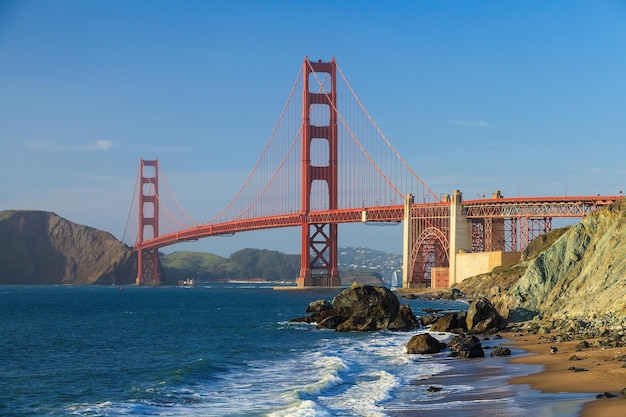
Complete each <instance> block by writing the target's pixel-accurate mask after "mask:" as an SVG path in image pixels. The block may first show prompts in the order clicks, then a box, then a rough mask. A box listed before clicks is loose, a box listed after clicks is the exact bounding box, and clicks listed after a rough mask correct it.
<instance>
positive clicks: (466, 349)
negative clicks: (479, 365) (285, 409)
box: [448, 334, 485, 359]
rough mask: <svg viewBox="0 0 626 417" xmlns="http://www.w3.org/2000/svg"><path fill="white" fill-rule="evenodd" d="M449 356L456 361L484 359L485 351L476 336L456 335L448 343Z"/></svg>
mask: <svg viewBox="0 0 626 417" xmlns="http://www.w3.org/2000/svg"><path fill="white" fill-rule="evenodd" d="M448 347H449V348H450V351H451V353H450V356H452V357H455V358H458V359H469V358H484V357H485V351H484V350H483V347H482V345H481V343H480V340H479V339H478V338H477V337H476V336H466V335H462V334H460V335H456V336H454V337H453V338H452V340H450V341H449V342H448Z"/></svg>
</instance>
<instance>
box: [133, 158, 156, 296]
mask: <svg viewBox="0 0 626 417" xmlns="http://www.w3.org/2000/svg"><path fill="white" fill-rule="evenodd" d="M138 212H139V222H138V225H139V230H138V231H137V243H136V245H138V247H139V249H138V250H137V279H136V280H135V283H136V284H137V285H158V284H159V282H160V281H159V249H158V248H148V249H144V248H142V247H141V243H142V242H143V241H144V240H147V239H154V238H156V237H158V236H159V160H158V159H155V160H153V161H147V160H144V159H141V160H140V161H139V201H138Z"/></svg>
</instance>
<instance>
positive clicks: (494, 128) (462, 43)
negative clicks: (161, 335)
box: [0, 0, 626, 256]
mask: <svg viewBox="0 0 626 417" xmlns="http://www.w3.org/2000/svg"><path fill="white" fill-rule="evenodd" d="M305 56H308V57H310V58H311V59H313V60H317V59H322V60H330V59H331V58H332V57H335V58H336V59H337V61H338V63H339V65H340V67H341V68H342V71H343V72H344V73H345V75H346V77H347V78H348V80H349V82H350V84H351V85H352V86H353V88H354V89H355V90H356V92H357V94H358V95H359V97H360V99H361V101H362V102H363V103H364V105H365V107H366V108H367V109H368V112H369V113H370V114H371V115H372V117H373V118H374V120H375V121H376V123H377V124H378V125H379V127H380V128H381V130H382V131H383V132H384V133H385V135H386V136H387V137H388V138H389V140H390V141H391V142H392V143H393V145H394V147H395V148H396V149H397V150H398V151H399V153H400V154H401V155H402V156H403V158H404V159H405V160H407V162H408V163H409V164H410V166H411V167H412V168H413V170H414V171H415V172H416V173H417V174H418V175H419V176H420V177H421V178H422V179H423V180H424V181H425V182H426V184H428V186H429V187H430V188H431V189H433V190H434V191H435V192H436V193H451V192H452V191H453V190H454V189H459V190H461V191H462V192H463V195H464V198H466V199H473V198H477V197H478V196H479V195H483V194H486V195H489V194H491V192H493V191H494V190H496V189H499V190H501V192H502V193H503V194H504V196H505V197H515V196H518V195H519V196H523V197H524V196H547V195H594V194H598V193H600V194H603V195H617V194H619V192H620V189H621V188H622V187H623V181H624V179H626V164H625V162H624V161H625V157H626V1H624V0H588V1H576V0H562V1H557V0H555V1H549V0H542V1H532V0H524V1H522V0H520V1H514V0H511V1H446V0H441V1H434V0H433V1H417V0H415V1H413V0H412V1H327V0H318V1H314V2H305V1H270V0H268V1H190V0H188V1H157V0H133V1H116V0H106V1H105V0H92V1H82V0H77V1H69V0H56V1H44V0H36V1H26V0H24V1H11V0H8V1H7V0H0V178H1V179H0V210H4V209H38V210H49V211H54V212H56V213H57V214H59V215H60V216H62V217H65V218H67V219H69V220H71V221H74V222H76V223H80V224H86V225H89V226H93V227H97V228H99V229H103V230H106V231H109V232H111V233H112V234H114V235H115V236H116V237H117V238H122V235H123V232H124V227H125V224H126V220H127V217H128V215H129V209H130V205H131V199H132V194H133V190H134V185H135V181H136V177H137V170H138V162H139V159H140V157H143V158H146V159H153V158H155V157H158V158H159V161H160V164H161V167H162V169H163V170H164V172H165V174H166V176H167V179H168V182H169V184H170V185H171V187H172V188H173V190H174V192H175V194H176V197H177V198H178V200H179V201H180V202H181V204H182V205H183V207H185V209H186V210H187V211H188V212H189V213H190V214H191V215H192V216H193V217H194V218H196V219H199V220H202V221H204V220H208V219H210V218H211V217H213V215H215V214H216V213H217V212H218V211H219V210H220V209H221V208H223V207H224V206H225V205H226V203H228V201H230V199H231V197H232V196H233V195H234V193H235V192H236V191H237V190H238V189H239V186H240V185H241V183H242V182H243V180H244V179H245V178H246V176H247V175H248V173H249V172H250V170H251V169H252V167H253V165H254V163H255V162H256V160H257V158H258V156H259V155H260V153H261V150H262V149H263V147H264V145H265V143H266V141H267V139H268V138H269V136H270V134H271V131H272V129H273V127H274V125H275V124H276V121H277V120H278V117H279V115H280V111H281V110H282V107H283V105H284V104H285V101H286V100H287V97H288V94H289V91H290V89H291V86H292V85H293V82H294V80H295V78H296V75H297V74H298V71H299V70H300V66H301V64H302V61H303V59H304V57H305ZM131 215H135V213H132V214H131ZM132 233H134V231H133V232H132ZM339 233H340V237H339V244H340V245H342V246H343V245H350V246H369V247H372V248H375V249H380V250H386V251H390V252H397V253H399V252H400V250H401V233H402V230H401V227H384V228H383V227H367V226H362V225H358V227H357V225H353V226H340V228H339ZM245 247H255V248H267V249H272V250H280V251H283V252H286V253H296V252H297V251H298V248H299V230H296V229H285V230H279V231H264V232H251V233H242V234H240V235H237V236H234V237H232V238H228V239H226V238H210V239H204V240H202V241H200V242H197V243H195V244H181V245H175V246H171V247H169V248H167V250H166V251H168V252H169V251H172V250H183V249H185V250H187V249H188V250H201V251H209V252H214V253H217V254H220V255H225V256H228V255H229V254H230V253H231V252H232V251H235V250H237V249H242V248H245Z"/></svg>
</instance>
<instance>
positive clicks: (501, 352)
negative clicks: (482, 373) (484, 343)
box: [491, 347, 511, 357]
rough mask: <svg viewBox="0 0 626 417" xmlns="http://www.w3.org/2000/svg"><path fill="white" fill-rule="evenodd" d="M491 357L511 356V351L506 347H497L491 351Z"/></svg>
mask: <svg viewBox="0 0 626 417" xmlns="http://www.w3.org/2000/svg"><path fill="white" fill-rule="evenodd" d="M491 356H492V357H494V356H511V349H509V348H507V347H497V348H495V349H494V350H492V351H491Z"/></svg>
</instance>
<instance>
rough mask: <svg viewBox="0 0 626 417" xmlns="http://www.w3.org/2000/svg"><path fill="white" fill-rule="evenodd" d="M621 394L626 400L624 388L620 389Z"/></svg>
mask: <svg viewBox="0 0 626 417" xmlns="http://www.w3.org/2000/svg"><path fill="white" fill-rule="evenodd" d="M621 394H622V397H623V398H624V399H626V388H622V391H621Z"/></svg>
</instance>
